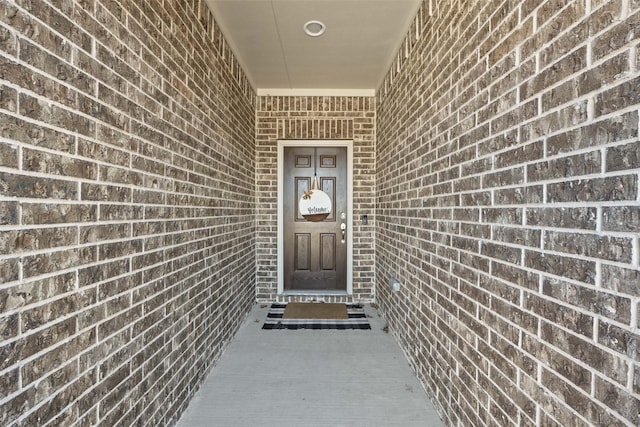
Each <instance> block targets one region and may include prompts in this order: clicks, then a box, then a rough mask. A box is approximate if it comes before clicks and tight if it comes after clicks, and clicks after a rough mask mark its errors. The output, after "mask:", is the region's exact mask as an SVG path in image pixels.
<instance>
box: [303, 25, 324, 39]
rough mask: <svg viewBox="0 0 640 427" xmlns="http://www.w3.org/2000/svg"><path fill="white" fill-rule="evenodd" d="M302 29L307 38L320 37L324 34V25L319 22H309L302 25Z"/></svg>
mask: <svg viewBox="0 0 640 427" xmlns="http://www.w3.org/2000/svg"><path fill="white" fill-rule="evenodd" d="M303 29H304V32H305V34H306V35H308V36H309V37H320V36H321V35H323V34H324V30H325V26H324V23H323V22H320V21H309V22H307V23H306V24H304V27H303Z"/></svg>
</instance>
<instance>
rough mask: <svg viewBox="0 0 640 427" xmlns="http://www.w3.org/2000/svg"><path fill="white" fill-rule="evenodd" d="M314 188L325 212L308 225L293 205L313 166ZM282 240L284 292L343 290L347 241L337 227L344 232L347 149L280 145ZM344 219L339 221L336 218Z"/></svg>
mask: <svg viewBox="0 0 640 427" xmlns="http://www.w3.org/2000/svg"><path fill="white" fill-rule="evenodd" d="M316 164H317V175H318V181H319V185H320V188H321V189H322V190H323V191H324V192H326V193H327V194H328V195H329V197H330V198H331V201H332V209H331V214H330V215H329V216H328V217H327V218H326V219H325V220H323V221H321V222H309V221H307V220H305V219H304V218H303V217H302V216H301V215H300V213H299V212H298V201H299V200H300V198H301V197H302V195H303V193H304V191H306V190H308V189H310V188H311V181H312V179H313V174H314V167H315V165H316ZM283 166H284V168H283V169H284V182H283V186H284V188H283V196H284V203H283V207H284V210H283V214H284V217H283V226H284V230H283V236H284V240H283V243H284V251H283V252H284V289H285V290H288V291H292V290H293V291H295V290H306V291H309V290H318V291H323V290H341V291H343V290H346V289H347V242H346V239H344V240H343V239H342V234H341V229H340V225H341V224H342V223H343V222H344V223H345V224H346V225H347V230H345V231H346V232H347V233H348V232H349V227H348V224H349V221H348V218H346V214H347V185H348V183H347V148H346V147H318V148H317V158H316V157H315V156H314V147H313V146H310V147H284V165H283ZM342 214H344V215H345V219H344V220H343V219H341V218H342Z"/></svg>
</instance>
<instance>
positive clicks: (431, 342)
mask: <svg viewBox="0 0 640 427" xmlns="http://www.w3.org/2000/svg"><path fill="white" fill-rule="evenodd" d="M639 37H640V2H639V1H637V0H614V1H596V0H580V1H550V0H549V1H545V0H509V1H486V2H485V1H480V0H478V1H471V0H469V1H454V0H451V1H442V2H440V1H438V2H436V1H425V2H424V3H423V8H422V9H421V10H420V12H419V13H418V16H417V17H416V20H415V22H414V24H413V26H412V28H411V29H410V31H409V33H408V36H407V38H406V40H405V42H404V45H403V46H402V48H401V49H400V51H399V52H398V56H397V58H396V62H395V63H394V64H393V66H392V68H391V71H390V72H389V74H388V76H387V77H386V79H385V81H384V82H383V84H382V86H381V88H380V90H379V94H378V98H379V99H378V102H379V106H378V110H377V112H378V115H377V141H376V145H377V149H376V158H377V164H376V182H377V226H376V241H377V244H376V257H377V259H376V265H377V269H376V277H377V282H378V288H377V291H376V292H377V297H378V299H379V302H380V305H381V309H382V310H383V312H384V313H385V315H386V316H387V317H388V318H389V321H390V328H391V330H392V331H393V333H394V334H396V335H397V337H398V339H399V341H400V342H401V344H402V346H403V348H404V350H405V351H406V353H407V355H408V357H409V358H410V360H411V362H412V364H413V366H414V367H415V369H416V370H417V372H418V375H419V377H420V378H421V380H422V381H423V382H424V384H425V387H426V388H427V390H428V392H429V393H430V394H431V395H433V396H434V398H435V400H436V401H437V404H438V405H439V407H440V408H441V410H442V413H443V414H444V416H445V418H446V420H447V422H448V423H449V424H451V425H474V426H480V425H540V426H551V425H572V426H578V425H589V424H595V425H607V426H612V425H627V426H631V425H640V351H639V348H640V334H639V329H638V328H639V327H640V313H639V312H640V305H639V301H640V268H639V263H640V259H639V258H640V250H639V246H640V242H639V241H638V236H639V235H640V193H639V189H638V187H639V185H638V180H639V174H640V142H639V139H638V123H639V118H638V116H639V109H640V91H639V90H638V88H639V87H640V69H639V68H640V51H639V49H640V47H639V46H640V38H639ZM390 275H396V276H398V277H399V278H400V280H401V281H402V283H403V284H404V288H403V289H402V290H401V292H399V293H392V292H390V290H389V288H388V277H389V276H390Z"/></svg>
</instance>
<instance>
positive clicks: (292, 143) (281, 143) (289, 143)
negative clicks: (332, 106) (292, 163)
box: [277, 139, 355, 295]
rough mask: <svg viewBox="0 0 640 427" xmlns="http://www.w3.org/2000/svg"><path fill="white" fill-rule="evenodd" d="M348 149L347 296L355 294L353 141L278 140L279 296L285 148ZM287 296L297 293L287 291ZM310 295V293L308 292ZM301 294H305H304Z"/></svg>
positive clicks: (282, 287) (279, 285)
mask: <svg viewBox="0 0 640 427" xmlns="http://www.w3.org/2000/svg"><path fill="white" fill-rule="evenodd" d="M308 146H312V147H347V220H349V218H350V220H349V221H350V224H351V225H350V227H348V228H347V230H348V231H349V232H348V233H347V295H352V294H353V232H351V231H352V230H353V229H354V222H355V221H354V218H353V141H352V140H324V139H323V140H278V184H277V185H278V295H282V294H284V293H285V292H284V220H283V214H284V197H283V192H282V187H283V183H284V182H283V181H284V167H283V164H284V147H308ZM286 293H287V295H295V294H297V293H296V292H293V293H292V292H291V291H287V292H286ZM307 293H308V292H307ZM301 294H304V292H302V293H301Z"/></svg>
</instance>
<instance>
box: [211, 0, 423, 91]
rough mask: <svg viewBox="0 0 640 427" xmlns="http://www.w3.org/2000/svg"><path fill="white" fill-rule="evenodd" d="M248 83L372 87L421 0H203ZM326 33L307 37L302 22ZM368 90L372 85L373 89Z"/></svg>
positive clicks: (265, 87)
mask: <svg viewBox="0 0 640 427" xmlns="http://www.w3.org/2000/svg"><path fill="white" fill-rule="evenodd" d="M206 1H207V3H208V4H209V6H210V8H211V10H212V11H213V14H214V16H215V18H216V21H217V22H218V25H220V28H221V29H222V32H223V34H224V35H225V38H226V39H227V41H228V43H229V44H230V45H231V47H232V49H233V51H234V52H235V54H236V57H237V59H238V61H239V62H240V64H241V65H242V66H243V68H244V70H245V71H246V73H247V75H248V78H249V80H250V81H251V83H252V84H253V86H254V88H256V89H257V90H258V93H259V94H261V95H266V94H269V93H273V94H276V93H275V92H283V89H284V90H285V91H284V92H286V90H287V89H301V90H303V91H302V92H304V90H306V91H307V92H309V90H319V92H322V90H325V91H327V90H351V91H354V92H356V91H357V90H363V91H365V92H367V91H371V92H372V91H374V90H375V89H377V87H378V86H379V84H380V82H381V81H382V79H383V77H384V75H385V74H386V72H387V70H388V68H389V66H390V65H391V62H392V61H393V58H394V56H395V54H396V52H397V50H398V48H399V47H400V45H401V43H402V40H403V39H404V36H405V35H406V33H407V30H408V28H409V26H410V24H411V22H412V20H413V19H414V17H415V14H416V12H417V10H418V7H419V6H420V3H421V2H422V0H206ZM310 20H318V21H322V22H323V23H324V24H325V25H326V32H325V34H324V35H323V36H321V37H309V36H307V35H306V34H305V33H304V31H303V26H304V24H305V22H307V21H310ZM372 93H373V92H372Z"/></svg>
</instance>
